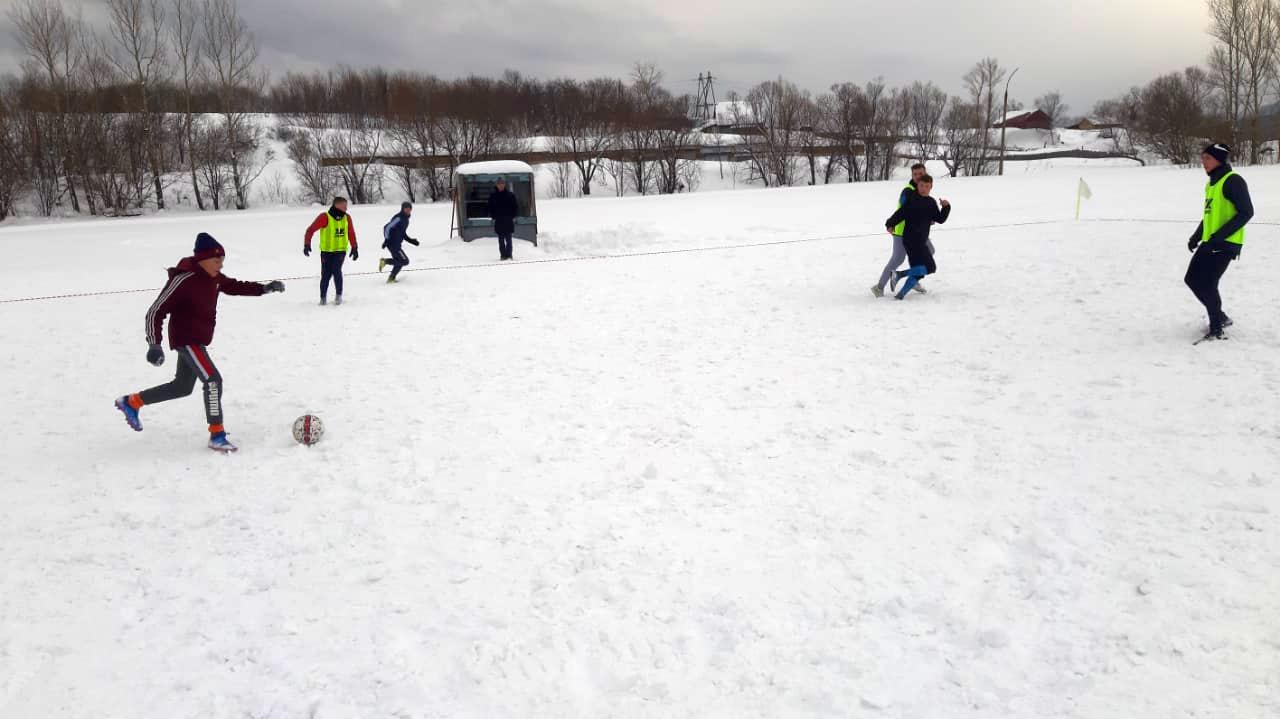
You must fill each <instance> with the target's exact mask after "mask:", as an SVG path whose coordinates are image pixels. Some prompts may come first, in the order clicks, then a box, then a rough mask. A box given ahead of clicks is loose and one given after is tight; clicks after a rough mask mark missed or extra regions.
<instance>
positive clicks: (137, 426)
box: [116, 395, 142, 432]
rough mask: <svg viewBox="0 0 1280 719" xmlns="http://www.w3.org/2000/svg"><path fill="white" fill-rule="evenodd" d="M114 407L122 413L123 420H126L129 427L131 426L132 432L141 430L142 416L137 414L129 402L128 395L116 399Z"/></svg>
mask: <svg viewBox="0 0 1280 719" xmlns="http://www.w3.org/2000/svg"><path fill="white" fill-rule="evenodd" d="M116 409H118V410H120V411H121V412H122V413H124V421H126V422H128V423H129V426H130V427H133V431H134V432H141V431H142V418H141V417H139V416H138V410H136V409H134V408H133V406H132V405H130V404H129V397H128V395H125V396H124V397H121V398H120V399H118V400H116Z"/></svg>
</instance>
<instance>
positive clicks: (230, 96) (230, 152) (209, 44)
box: [202, 0, 270, 210]
mask: <svg viewBox="0 0 1280 719" xmlns="http://www.w3.org/2000/svg"><path fill="white" fill-rule="evenodd" d="M202 20H203V24H204V27H203V29H204V37H203V41H204V47H205V52H206V57H207V59H208V63H209V69H210V76H211V79H212V80H213V83H214V86H215V90H216V92H217V95H218V105H219V113H220V114H221V115H222V118H221V119H222V131H223V133H224V135H225V141H226V148H227V155H226V160H227V161H228V163H229V165H230V166H229V170H230V175H231V187H232V190H233V191H234V193H235V197H236V209H240V210H243V209H245V208H247V207H248V206H249V186H250V185H252V184H253V181H254V180H256V179H257V178H258V176H259V175H261V174H262V170H263V169H264V168H265V167H266V163H267V161H269V160H270V157H269V156H267V157H263V156H261V153H260V152H259V150H260V145H261V140H262V132H261V128H259V127H258V126H257V125H255V124H253V121H252V118H251V117H250V116H249V115H248V114H247V113H246V111H245V98H246V97H249V96H253V95H257V94H261V92H262V89H263V87H264V86H265V85H266V76H265V75H264V74H263V73H262V72H260V71H259V70H258V67H257V63H258V42H257V40H256V39H255V38H254V36H253V33H252V32H251V31H250V30H249V25H248V23H246V22H245V20H244V17H242V16H241V15H240V5H239V0H205V2H204V8H203V18H202Z"/></svg>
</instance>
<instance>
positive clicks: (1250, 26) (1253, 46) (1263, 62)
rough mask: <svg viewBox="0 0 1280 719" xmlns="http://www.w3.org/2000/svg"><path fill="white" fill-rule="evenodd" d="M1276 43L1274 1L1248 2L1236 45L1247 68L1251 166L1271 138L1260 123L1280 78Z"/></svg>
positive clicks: (1279, 23) (1279, 32) (1279, 17)
mask: <svg viewBox="0 0 1280 719" xmlns="http://www.w3.org/2000/svg"><path fill="white" fill-rule="evenodd" d="M1277 43H1280V11H1278V10H1277V8H1276V2H1275V0H1246V2H1245V22H1244V24H1243V25H1242V26H1241V27H1240V28H1239V36H1238V40H1237V44H1238V46H1239V55H1240V58H1241V60H1242V61H1243V63H1242V65H1243V69H1244V74H1243V76H1242V77H1241V80H1242V83H1241V85H1242V89H1243V95H1244V96H1243V100H1244V102H1243V110H1244V117H1245V122H1246V124H1247V127H1248V133H1247V137H1248V140H1249V162H1250V163H1251V164H1257V163H1258V156H1259V152H1260V151H1261V150H1262V143H1263V141H1265V140H1267V139H1269V138H1267V137H1264V136H1263V128H1262V125H1261V123H1262V112H1263V108H1264V106H1265V105H1266V104H1267V103H1268V101H1269V100H1270V99H1271V98H1273V97H1274V96H1275V95H1274V91H1275V83H1276V82H1277V80H1278V79H1280V72H1278V68H1277V65H1280V55H1277Z"/></svg>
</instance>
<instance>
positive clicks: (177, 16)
mask: <svg viewBox="0 0 1280 719" xmlns="http://www.w3.org/2000/svg"><path fill="white" fill-rule="evenodd" d="M197 2H198V0H173V20H172V29H171V32H172V36H173V50H174V55H175V56H176V58H177V75H178V79H179V81H180V82H181V84H182V87H181V90H182V122H181V125H180V127H179V148H180V150H181V156H182V158H183V159H184V160H185V162H186V165H187V171H188V172H189V173H190V174H191V190H192V192H193V193H194V194H195V198H196V206H197V207H199V208H200V209H201V210H203V209H204V196H203V195H202V194H201V193H200V182H199V180H198V179H197V178H196V149H195V114H194V113H193V112H192V103H193V99H194V96H195V90H196V86H197V85H198V84H200V83H202V82H203V81H204V79H205V63H204V44H203V36H202V35H201V34H200V33H199V32H197V30H199V29H200V27H201V25H202V21H201V17H200V6H199V5H198V4H197Z"/></svg>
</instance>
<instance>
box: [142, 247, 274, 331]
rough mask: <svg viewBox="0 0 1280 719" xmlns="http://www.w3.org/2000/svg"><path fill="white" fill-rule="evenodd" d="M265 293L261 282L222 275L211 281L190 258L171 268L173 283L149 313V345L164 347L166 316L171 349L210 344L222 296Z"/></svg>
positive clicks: (192, 258) (165, 286)
mask: <svg viewBox="0 0 1280 719" xmlns="http://www.w3.org/2000/svg"><path fill="white" fill-rule="evenodd" d="M265 289H266V288H265V287H264V286H263V285H261V284H259V283H257V282H241V281H239V280H234V279H232V278H230V277H227V276H226V275H224V274H221V273H219V274H218V276H217V277H210V276H209V273H208V272H205V271H204V269H203V268H201V267H200V265H198V264H196V260H195V258H194V257H188V258H186V259H184V260H182V261H181V262H179V263H178V266H177V267H170V268H169V281H168V282H166V283H165V284H164V288H163V289H161V290H160V296H159V297H157V298H156V301H155V302H153V303H152V304H151V309H149V310H147V344H152V345H158V344H160V340H161V339H163V337H164V333H163V331H162V324H163V323H164V318H165V316H166V315H167V316H168V317H169V347H170V348H171V349H177V348H179V347H185V346H186V345H207V344H210V343H211V342H213V327H214V325H216V324H217V323H218V293H219V292H221V293H224V294H228V295H248V296H251V297H257V296H258V295H261V294H262V293H263V292H264V291H265Z"/></svg>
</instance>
